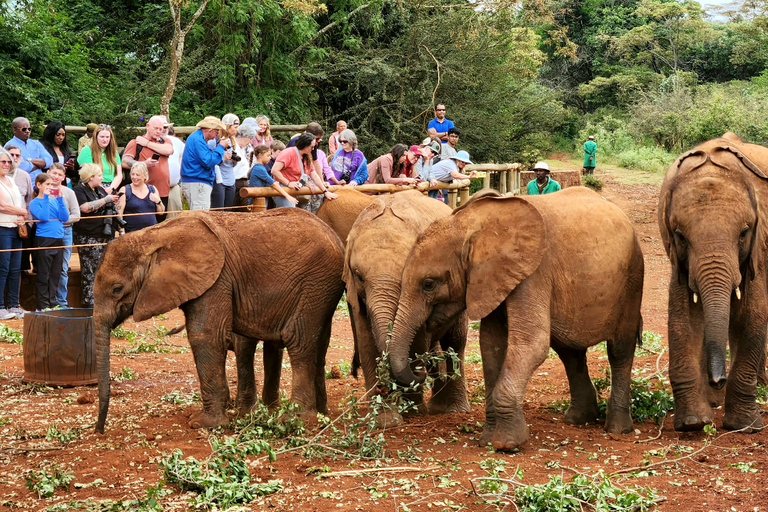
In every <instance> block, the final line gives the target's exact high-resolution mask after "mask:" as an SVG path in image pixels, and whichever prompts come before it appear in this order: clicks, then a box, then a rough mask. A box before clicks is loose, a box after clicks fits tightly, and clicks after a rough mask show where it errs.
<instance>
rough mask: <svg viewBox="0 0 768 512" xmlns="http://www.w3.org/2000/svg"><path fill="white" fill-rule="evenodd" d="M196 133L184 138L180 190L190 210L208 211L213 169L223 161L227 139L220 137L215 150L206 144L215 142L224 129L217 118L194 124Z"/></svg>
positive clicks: (213, 174)
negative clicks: (196, 128)
mask: <svg viewBox="0 0 768 512" xmlns="http://www.w3.org/2000/svg"><path fill="white" fill-rule="evenodd" d="M196 126H197V127H198V128H199V130H197V131H196V132H194V133H192V135H190V136H189V137H187V144H186V146H185V147H184V156H183V157H182V159H181V191H182V192H183V193H184V195H185V196H186V198H187V201H188V202H189V209H190V210H210V208H211V192H212V191H213V184H214V182H215V181H216V169H215V167H216V166H217V165H219V164H220V163H221V162H222V161H223V160H224V158H225V157H224V155H225V153H226V150H227V149H228V148H229V138H228V137H220V138H219V143H218V144H216V146H215V148H213V149H211V148H210V147H208V141H210V140H216V138H217V137H219V136H220V134H221V133H224V134H225V133H227V128H226V126H224V123H222V122H221V119H219V118H218V117H215V116H208V117H206V118H205V119H203V120H202V121H200V122H199V123H197V125H196Z"/></svg>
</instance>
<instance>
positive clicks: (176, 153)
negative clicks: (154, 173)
mask: <svg viewBox="0 0 768 512" xmlns="http://www.w3.org/2000/svg"><path fill="white" fill-rule="evenodd" d="M168 138H169V139H170V141H171V144H173V154H172V155H171V156H169V157H168V174H169V175H170V178H171V180H170V181H171V187H175V186H176V185H178V184H179V181H180V180H181V157H182V156H183V155H184V145H185V144H184V142H183V141H182V140H181V139H179V138H178V137H173V136H171V135H169V136H168Z"/></svg>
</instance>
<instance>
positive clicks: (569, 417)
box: [565, 402, 599, 425]
mask: <svg viewBox="0 0 768 512" xmlns="http://www.w3.org/2000/svg"><path fill="white" fill-rule="evenodd" d="M598 414H599V411H598V409H597V402H595V403H594V404H591V405H589V406H586V407H585V406H581V407H578V406H574V405H573V404H571V406H570V407H568V410H567V411H565V423H566V424H567V425H586V424H587V423H597V416H598Z"/></svg>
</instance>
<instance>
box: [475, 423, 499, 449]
mask: <svg viewBox="0 0 768 512" xmlns="http://www.w3.org/2000/svg"><path fill="white" fill-rule="evenodd" d="M495 430H496V429H495V428H488V427H487V426H486V428H484V429H483V433H482V434H481V435H480V440H479V441H478V443H477V444H479V445H480V446H482V447H485V446H488V445H489V444H491V443H493V432H494V431H495Z"/></svg>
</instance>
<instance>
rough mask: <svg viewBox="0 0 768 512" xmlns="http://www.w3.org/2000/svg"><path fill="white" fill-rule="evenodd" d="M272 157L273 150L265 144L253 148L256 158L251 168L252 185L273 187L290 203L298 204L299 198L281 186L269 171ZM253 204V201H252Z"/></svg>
mask: <svg viewBox="0 0 768 512" xmlns="http://www.w3.org/2000/svg"><path fill="white" fill-rule="evenodd" d="M271 158H272V150H271V149H269V147H267V146H264V145H259V146H256V147H255V148H253V159H254V160H256V163H255V164H254V166H253V168H252V169H251V178H250V182H249V186H250V187H254V188H255V187H272V188H273V189H275V190H277V191H278V192H280V194H282V196H283V197H285V199H287V200H288V201H289V202H290V203H293V204H298V202H299V200H298V199H296V198H295V197H293V196H291V195H290V194H288V192H286V191H285V188H283V187H281V186H280V184H279V183H278V182H276V181H275V179H274V178H273V177H272V175H271V174H270V173H269V171H267V168H266V165H267V164H268V163H269V161H270V159H271ZM251 204H253V201H251Z"/></svg>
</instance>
